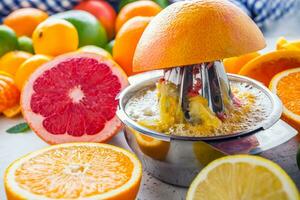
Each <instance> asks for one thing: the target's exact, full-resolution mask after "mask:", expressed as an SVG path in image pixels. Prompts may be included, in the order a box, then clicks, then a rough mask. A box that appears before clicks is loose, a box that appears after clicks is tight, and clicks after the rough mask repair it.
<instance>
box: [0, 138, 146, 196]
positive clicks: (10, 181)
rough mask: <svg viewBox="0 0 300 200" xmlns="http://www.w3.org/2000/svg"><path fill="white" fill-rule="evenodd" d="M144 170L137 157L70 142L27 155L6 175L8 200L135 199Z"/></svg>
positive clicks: (101, 146) (105, 146)
mask: <svg viewBox="0 0 300 200" xmlns="http://www.w3.org/2000/svg"><path fill="white" fill-rule="evenodd" d="M141 176H142V167H141V163H140V161H139V160H138V159H137V157H136V156H135V155H134V154H132V153H130V152H128V151H126V150H124V149H121V148H119V147H115V146H112V145H108V144H100V143H68V144H62V145H55V146H51V147H47V148H45V149H42V150H39V151H36V152H33V153H31V154H28V155H26V156H24V157H22V158H20V159H18V160H16V161H15V162H13V163H12V164H11V165H10V166H9V168H8V169H7V170H6V173H5V179H4V180H5V189H6V193H7V197H8V200H19V199H36V200H42V199H46V198H47V199H49V200H51V199H53V200H54V199H126V200H133V199H135V197H136V195H137V192H138V188H139V184H140V180H141Z"/></svg>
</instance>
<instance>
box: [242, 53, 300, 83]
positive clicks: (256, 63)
mask: <svg viewBox="0 0 300 200" xmlns="http://www.w3.org/2000/svg"><path fill="white" fill-rule="evenodd" d="M299 66H300V51H299V50H280V51H273V52H269V53H266V54H263V55H261V56H258V57H256V58H254V59H253V60H251V61H249V62H248V63H247V64H245V65H244V66H243V68H242V69H241V70H240V71H239V74H240V75H243V76H248V77H250V78H253V79H256V80H258V81H260V82H262V83H264V84H265V85H266V86H268V85H269V83H270V81H271V79H272V78H273V76H275V75H276V74H277V73H279V72H282V71H284V70H287V69H292V68H296V67H299Z"/></svg>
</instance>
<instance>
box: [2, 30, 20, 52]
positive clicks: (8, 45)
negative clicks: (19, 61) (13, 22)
mask: <svg viewBox="0 0 300 200" xmlns="http://www.w3.org/2000/svg"><path fill="white" fill-rule="evenodd" d="M17 47H18V40H17V36H16V33H15V32H14V30H13V29H11V28H9V27H8V26H5V25H0V57H1V56H3V55H4V54H6V53H7V52H9V51H13V50H16V49H17Z"/></svg>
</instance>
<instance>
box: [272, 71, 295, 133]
mask: <svg viewBox="0 0 300 200" xmlns="http://www.w3.org/2000/svg"><path fill="white" fill-rule="evenodd" d="M269 88H270V90H271V91H272V92H273V93H275V94H277V95H278V96H279V98H280V99H281V101H282V103H283V115H282V118H283V119H284V120H285V121H286V122H288V123H289V124H291V125H292V126H293V127H294V128H296V129H297V130H298V131H300V68H295V69H289V70H286V71H283V72H281V73H279V74H277V75H276V76H275V77H274V78H273V79H272V80H271V83H270V86H269Z"/></svg>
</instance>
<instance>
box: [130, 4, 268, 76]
mask: <svg viewBox="0 0 300 200" xmlns="http://www.w3.org/2000/svg"><path fill="white" fill-rule="evenodd" d="M195 27H197V28H195ZM208 27H209V28H208ZM264 47H265V40H264V37H263V34H262V33H261V31H260V30H259V28H258V27H257V26H256V24H255V23H254V22H253V21H252V20H251V19H250V18H249V17H248V16H247V15H246V14H245V13H244V12H243V11H242V10H241V9H239V8H238V7H236V6H235V5H233V4H232V3H230V2H229V1H219V0H192V1H182V2H176V3H174V4H172V5H170V6H168V7H167V8H165V9H164V10H163V11H161V12H160V13H159V14H158V15H157V16H155V17H154V18H153V20H152V21H151V23H150V24H149V26H148V27H147V28H146V30H145V31H144V33H143V35H142V37H141V39H140V41H139V43H138V45H137V48H136V51H135V55H134V60H133V71H137V72H138V71H148V70H154V69H162V68H170V67H174V66H184V65H190V64H197V63H202V62H209V61H214V60H220V59H224V58H229V57H233V56H239V55H243V54H246V53H250V52H254V51H257V50H260V49H262V48H264Z"/></svg>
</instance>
